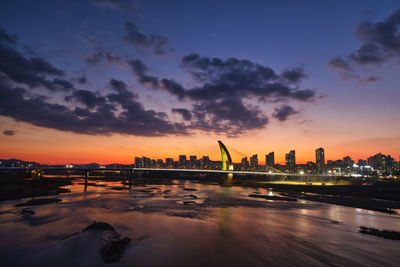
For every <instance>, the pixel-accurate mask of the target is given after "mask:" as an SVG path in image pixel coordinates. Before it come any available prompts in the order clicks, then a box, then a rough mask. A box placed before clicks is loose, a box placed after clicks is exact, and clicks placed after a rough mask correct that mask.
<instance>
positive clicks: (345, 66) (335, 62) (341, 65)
mask: <svg viewBox="0 0 400 267" xmlns="http://www.w3.org/2000/svg"><path fill="white" fill-rule="evenodd" d="M328 65H329V66H330V67H331V68H332V69H335V70H347V71H351V70H353V69H352V67H351V64H350V63H349V62H348V61H347V60H345V59H343V58H342V57H335V58H333V59H331V60H330V61H329V62H328Z"/></svg>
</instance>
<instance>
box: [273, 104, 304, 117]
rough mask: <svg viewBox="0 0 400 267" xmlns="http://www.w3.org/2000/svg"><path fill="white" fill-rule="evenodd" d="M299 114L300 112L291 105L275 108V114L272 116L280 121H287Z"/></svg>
mask: <svg viewBox="0 0 400 267" xmlns="http://www.w3.org/2000/svg"><path fill="white" fill-rule="evenodd" d="M296 113H298V111H296V110H294V108H292V107H291V106H289V105H282V106H280V107H279V108H275V112H274V113H273V114H272V116H273V117H275V118H277V119H278V120H280V121H286V120H287V119H288V118H289V116H291V115H293V114H296Z"/></svg>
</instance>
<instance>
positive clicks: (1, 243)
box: [0, 180, 400, 266]
mask: <svg viewBox="0 0 400 267" xmlns="http://www.w3.org/2000/svg"><path fill="white" fill-rule="evenodd" d="M82 182H83V180H82V181H76V182H75V183H74V184H73V185H71V186H68V188H69V189H70V190H71V193H67V194H63V195H61V196H57V197H60V198H61V199H62V202H60V203H55V204H47V205H41V206H32V207H29V208H30V209H32V210H34V211H35V212H36V214H35V215H33V216H31V217H25V218H23V217H22V216H21V214H20V211H21V210H22V208H21V207H15V204H17V203H20V202H23V201H26V200H18V201H7V202H2V203H1V204H0V236H1V239H0V257H1V262H2V263H3V266H5V265H30V266H32V265H38V266H39V265H46V266H55V265H57V266H72V265H79V266H93V265H102V264H103V263H102V260H101V258H100V256H99V253H98V251H97V250H98V244H97V242H98V240H97V239H96V238H93V237H92V236H90V235H86V234H83V233H81V231H82V229H83V228H85V227H86V226H87V225H88V224H90V223H91V222H93V221H103V222H107V223H109V224H111V225H113V226H114V227H115V228H116V230H117V231H118V232H119V233H120V234H121V235H122V236H124V237H125V236H127V237H130V238H131V239H132V242H131V244H130V246H129V247H128V249H127V250H126V251H125V255H124V256H123V258H122V259H121V260H120V262H119V263H118V264H119V265H123V266H131V265H136V266H204V265H206V266H209V265H213V266H222V265H232V266H253V265H255V266H257V265H259V266H266V265H268V266H315V265H318V266H320V265H334V266H365V265H374V266H396V265H397V266H398V265H399V264H400V253H399V252H400V249H399V247H400V246H399V245H400V242H399V241H393V240H386V239H382V238H378V237H374V236H367V235H362V234H360V233H358V227H359V226H361V225H365V226H368V227H376V228H379V229H391V230H397V231H400V220H399V219H400V217H399V216H398V215H388V214H383V213H379V212H373V211H366V210H361V209H355V208H348V207H342V206H335V205H330V204H324V203H316V202H309V201H303V200H299V201H298V202H285V201H271V200H264V199H254V198H250V197H248V195H249V194H252V193H253V194H254V193H258V194H263V195H267V194H268V195H274V194H276V193H275V192H273V191H271V190H268V189H252V188H241V187H220V186H216V185H203V184H200V183H195V182H190V181H174V184H172V185H147V186H133V187H132V188H131V189H129V187H128V186H126V185H123V184H121V183H120V182H96V183H95V185H97V186H93V185H89V186H88V187H87V190H86V192H85V189H84V187H85V186H84V185H83V184H79V183H82ZM99 185H100V186H99ZM101 185H103V186H101ZM104 185H105V186H104ZM113 188H114V189H113ZM117 189H118V190H117ZM195 190H196V191H195ZM184 203H186V204H184Z"/></svg>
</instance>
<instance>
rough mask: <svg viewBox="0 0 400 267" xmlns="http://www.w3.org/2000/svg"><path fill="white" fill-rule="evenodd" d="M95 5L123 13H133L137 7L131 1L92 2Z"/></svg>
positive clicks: (109, 0) (103, 0)
mask: <svg viewBox="0 0 400 267" xmlns="http://www.w3.org/2000/svg"><path fill="white" fill-rule="evenodd" d="M92 2H93V4H95V5H96V6H99V7H108V8H113V9H119V10H123V11H132V10H133V9H135V5H134V4H133V3H132V1H130V0H92Z"/></svg>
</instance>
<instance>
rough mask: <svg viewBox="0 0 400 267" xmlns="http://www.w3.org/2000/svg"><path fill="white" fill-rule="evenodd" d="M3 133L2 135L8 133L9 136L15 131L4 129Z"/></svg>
mask: <svg viewBox="0 0 400 267" xmlns="http://www.w3.org/2000/svg"><path fill="white" fill-rule="evenodd" d="M3 134H4V135H9V136H11V135H14V134H15V131H13V130H6V131H4V132H3Z"/></svg>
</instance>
